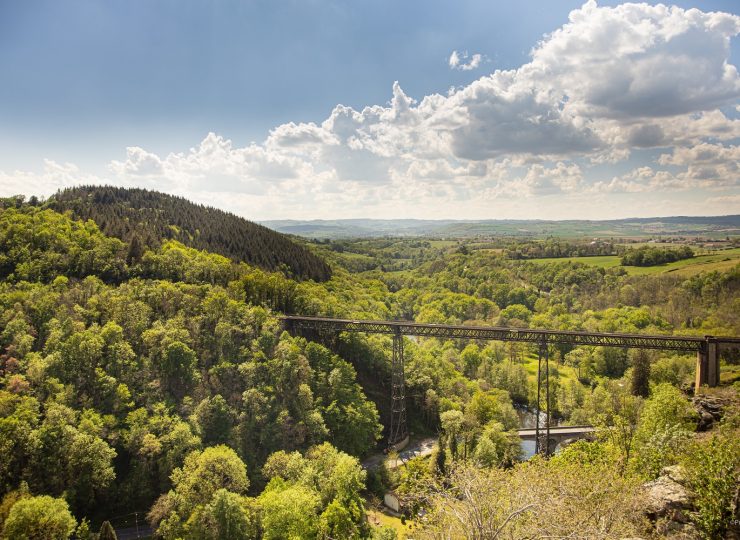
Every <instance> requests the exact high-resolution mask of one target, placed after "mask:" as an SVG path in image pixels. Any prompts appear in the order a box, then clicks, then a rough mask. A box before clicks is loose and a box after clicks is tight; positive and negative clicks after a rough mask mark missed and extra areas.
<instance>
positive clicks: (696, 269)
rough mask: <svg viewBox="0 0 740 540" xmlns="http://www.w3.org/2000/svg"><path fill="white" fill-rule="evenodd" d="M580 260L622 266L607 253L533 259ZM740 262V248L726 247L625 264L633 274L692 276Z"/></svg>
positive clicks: (594, 263) (543, 262) (605, 265)
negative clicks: (648, 263) (651, 262)
mask: <svg viewBox="0 0 740 540" xmlns="http://www.w3.org/2000/svg"><path fill="white" fill-rule="evenodd" d="M566 261H570V262H580V263H583V264H588V265H591V266H597V267H599V268H614V267H617V266H620V258H619V257H618V256H616V255H605V256H603V257H567V258H566V257H563V258H548V259H532V262H534V263H537V264H546V263H551V262H566ZM738 263H740V248H733V249H726V250H722V251H718V252H716V253H712V254H711V255H700V256H699V257H693V258H691V259H684V260H682V261H676V262H673V263H668V264H660V265H657V266H623V267H622V268H624V269H625V270H626V271H627V273H628V274H630V275H633V276H644V275H650V274H664V273H668V272H671V273H676V274H677V275H681V276H692V275H694V274H698V273H700V272H710V271H713V270H720V271H724V270H728V269H730V268H732V267H733V266H735V265H736V264H738Z"/></svg>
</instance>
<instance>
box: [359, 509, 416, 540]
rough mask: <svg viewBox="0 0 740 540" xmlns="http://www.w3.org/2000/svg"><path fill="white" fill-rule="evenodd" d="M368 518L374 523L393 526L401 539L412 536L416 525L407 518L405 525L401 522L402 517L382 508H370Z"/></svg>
mask: <svg viewBox="0 0 740 540" xmlns="http://www.w3.org/2000/svg"><path fill="white" fill-rule="evenodd" d="M367 519H368V521H369V522H370V523H371V524H373V525H376V526H380V525H384V526H386V527H391V528H392V529H394V530H395V531H396V534H397V535H398V539H399V540H404V539H406V538H412V536H411V533H412V532H413V530H414V526H413V522H412V521H411V520H408V519H407V520H406V524H405V525H404V524H403V523H401V518H397V517H395V516H392V515H390V514H386V513H385V512H381V511H380V510H368V511H367Z"/></svg>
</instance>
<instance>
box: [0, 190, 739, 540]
mask: <svg viewBox="0 0 740 540" xmlns="http://www.w3.org/2000/svg"><path fill="white" fill-rule="evenodd" d="M144 193H146V192H144ZM57 204H58V203H57V202H56V200H51V201H49V202H48V203H38V202H37V201H33V204H26V203H21V202H19V201H18V200H16V199H14V200H10V201H7V200H6V201H4V202H3V205H2V209H0V454H1V455H2V456H4V459H3V460H0V531H2V533H1V534H2V535H3V536H4V538H23V537H24V535H26V537H30V536H31V535H32V534H35V535H36V536H35V537H49V538H68V537H70V536H71V535H72V534H76V535H77V537H79V538H90V531H98V530H103V529H106V528H107V525H106V524H105V522H106V520H112V521H113V522H114V525H115V524H117V523H118V522H117V521H116V519H118V518H120V516H127V515H128V516H132V515H133V514H134V513H137V515H138V516H139V518H138V519H140V520H141V519H142V518H143V516H146V519H147V521H148V523H149V525H150V526H151V528H152V530H153V531H154V533H155V535H156V536H157V537H159V538H165V539H177V538H188V539H191V538H192V539H212V538H236V539H259V538H266V539H283V538H301V539H303V538H306V539H329V538H373V539H383V540H390V539H392V538H397V537H398V535H401V537H403V535H404V534H406V533H405V532H404V529H403V527H402V524H401V522H400V520H398V519H395V518H391V517H387V520H388V521H387V522H386V523H385V524H378V523H376V522H374V521H373V520H372V519H371V517H370V516H371V515H372V514H371V513H370V512H369V511H370V510H371V509H373V508H376V507H377V506H379V505H378V500H379V499H381V498H382V496H383V494H384V493H385V492H386V491H388V490H393V491H394V493H396V494H397V495H398V497H400V499H401V501H402V503H403V510H402V511H403V513H404V515H405V518H404V519H408V521H409V522H410V523H413V527H414V530H413V533H409V535H410V536H411V537H414V538H440V537H445V538H464V537H466V536H472V537H477V538H489V537H492V535H494V534H495V531H500V533H501V535H502V536H500V537H509V538H530V537H531V538H538V537H567V536H569V535H570V536H579V537H588V538H603V539H612V538H613V539H621V538H635V537H639V538H645V539H648V538H661V537H665V536H667V533H666V530H667V529H666V527H667V525H666V524H665V523H664V521H665V519H664V518H666V516H660V517H655V515H646V514H645V508H646V504H647V503H646V495H645V488H644V486H645V485H649V483H650V482H656V481H659V480H660V478H662V473H663V470H664V469H665V468H666V467H669V468H670V467H680V468H681V470H682V471H683V474H684V480H682V482H684V483H685V485H686V486H687V487H686V489H690V490H691V492H692V498H691V501H692V505H693V506H691V508H686V509H684V510H683V511H684V514H685V517H686V523H684V524H680V525H681V528H682V530H683V531H684V532H685V533H686V534H688V533H689V532H691V534H693V535H694V536H693V537H694V538H707V539H713V538H720V537H722V535H724V534H726V533H727V531H728V529H729V528H730V527H731V524H732V519H735V518H736V517H737V515H736V514H737V505H736V503H735V501H736V500H737V485H738V479H740V476H739V475H740V444H738V440H740V400H738V396H737V392H738V387H739V386H740V383H739V382H738V379H740V370H738V355H737V351H734V352H733V351H729V352H728V353H726V354H724V355H723V358H722V369H723V371H722V381H723V384H724V387H723V388H721V389H719V390H718V391H717V392H718V394H717V395H711V396H709V397H708V398H707V399H710V398H711V399H713V400H715V402H716V403H717V404H718V405H717V406H716V407H715V408H713V409H712V411H713V413H714V415H712V414H710V415H709V417H710V418H709V420H707V419H706V417H705V416H706V415H702V414H700V413H698V412H697V410H696V409H695V405H694V404H692V402H691V400H690V395H691V394H692V388H691V384H692V382H691V381H692V379H693V369H694V364H695V361H696V360H695V358H694V357H692V356H690V355H681V354H674V353H662V352H644V351H642V352H641V351H629V352H628V351H625V350H622V349H611V348H605V347H586V346H583V347H575V348H571V347H563V346H553V347H552V348H551V350H550V351H549V354H550V358H551V359H552V362H551V364H550V369H551V373H550V375H551V378H550V389H549V390H550V395H551V401H550V408H551V411H552V414H553V417H555V418H556V419H557V420H558V421H560V422H563V423H572V424H579V423H589V424H592V425H594V426H597V428H598V432H597V438H596V440H595V441H592V442H585V441H584V442H580V443H577V444H575V445H572V446H571V447H569V448H567V449H566V450H564V451H563V452H562V453H561V454H559V455H558V456H557V457H554V458H551V459H544V458H540V457H537V458H534V459H532V460H530V461H526V462H524V461H522V453H521V446H520V441H519V440H518V436H517V434H516V429H517V427H518V426H519V419H518V416H517V414H518V413H521V412H522V411H525V410H527V409H532V408H533V407H534V406H535V405H537V397H536V396H537V394H536V387H537V382H538V381H537V375H536V362H537V360H536V354H537V353H536V349H535V348H534V347H531V346H529V345H524V344H511V343H509V344H503V343H495V342H494V343H490V342H476V341H473V340H449V341H440V340H437V339H425V338H421V339H418V340H407V341H406V343H405V353H404V354H405V355H404V360H405V365H406V384H407V389H406V396H407V402H408V408H409V426H410V430H411V431H412V432H413V433H414V434H416V435H417V436H418V435H427V436H435V437H439V439H438V444H437V447H436V449H435V452H434V454H433V455H432V456H431V458H414V459H411V460H409V461H408V462H407V463H406V464H405V465H404V466H403V467H400V468H398V469H387V468H385V467H382V466H381V467H379V468H372V467H369V468H368V469H367V470H366V469H364V468H363V467H362V466H361V462H360V460H361V459H364V458H365V457H367V456H368V455H372V454H374V453H376V452H378V451H379V450H380V449H381V448H382V446H383V439H382V436H383V426H384V425H385V426H387V423H388V422H387V417H388V408H389V394H390V390H389V382H390V381H389V379H390V372H389V360H390V358H389V357H390V354H391V343H390V337H388V336H381V335H362V334H351V335H340V336H338V338H337V339H336V340H327V342H326V343H323V344H320V343H315V342H311V341H307V340H306V339H304V338H301V337H295V336H291V335H289V334H288V333H286V332H283V331H282V328H281V325H280V322H279V316H280V315H281V314H282V313H296V314H303V315H315V316H333V317H347V318H358V319H406V320H416V321H418V322H427V323H447V324H482V325H503V326H511V327H536V328H553V329H568V330H590V331H609V332H632V333H640V332H643V333H664V334H670V333H677V334H686V335H700V336H703V335H706V334H712V335H740V265H736V266H734V267H732V268H731V269H729V270H723V271H709V272H702V273H698V274H695V275H691V276H688V277H687V276H681V275H677V274H675V273H674V274H665V275H629V274H628V273H626V272H625V271H624V269H622V268H610V269H604V268H599V267H595V266H589V265H586V264H582V263H579V262H572V261H567V260H564V261H555V262H547V263H538V262H535V261H530V260H518V259H512V258H510V257H509V256H508V254H507V253H506V252H505V251H503V250H501V251H499V250H491V249H487V248H481V249H475V246H472V245H467V244H466V243H464V242H463V243H458V242H449V243H438V244H431V243H429V242H427V241H419V240H418V239H395V240H388V241H382V242H381V241H378V242H367V241H356V242H353V241H350V240H347V241H343V242H342V243H341V244H333V243H324V242H317V243H314V244H313V245H312V246H311V249H312V250H314V251H315V253H316V256H317V257H324V258H325V260H327V261H329V264H330V265H331V270H332V272H331V277H330V279H328V280H326V281H315V280H296V279H295V277H296V276H295V275H294V274H293V273H292V272H291V271H290V270H289V269H287V268H285V267H282V266H278V267H277V268H276V270H275V271H267V270H265V269H263V268H260V267H259V266H257V265H254V264H251V263H248V262H244V261H241V260H239V259H237V258H229V257H226V256H223V255H221V254H218V253H214V252H210V250H208V251H207V250H201V249H198V248H197V247H193V246H189V245H187V244H186V243H185V242H182V241H181V240H182V239H175V238H173V237H171V236H168V235H163V236H162V237H157V236H156V234H155V233H156V231H157V230H159V229H156V228H154V229H152V230H151V231H149V232H148V234H150V235H151V237H152V239H153V240H152V241H151V242H148V241H145V242H142V243H141V245H140V253H139V254H138V255H137V256H135V257H132V256H131V253H132V251H136V250H132V245H133V244H134V242H135V241H134V236H131V237H129V238H126V237H125V235H122V236H123V237H124V238H125V239H124V240H121V239H120V238H117V237H114V236H113V235H108V234H106V233H105V231H104V230H103V228H102V226H99V225H100V224H99V223H97V220H98V219H101V220H102V219H103V217H102V214H101V216H98V217H97V218H94V219H90V220H82V219H79V217H77V216H76V214H74V213H60V212H59V211H58V210H57V209H56V205H57ZM121 205H123V203H121ZM114 207H115V206H114ZM112 208H113V207H112ZM121 211H123V209H122V210H121ZM122 215H123V214H122ZM133 215H134V216H138V215H139V214H133ZM132 219H133V218H132ZM131 227H132V228H131V229H130V231H133V232H135V234H136V237H139V235H141V237H142V238H144V237H145V236H146V234H145V233H147V231H148V229H147V227H148V226H147V224H146V223H138V222H137V223H133V222H132V223H131ZM195 229H197V227H195ZM301 249H305V248H301ZM358 260H361V261H362V264H358ZM373 260H379V261H394V260H398V261H400V260H403V261H406V263H407V264H405V266H404V269H403V270H394V271H389V270H386V269H384V268H383V265H384V264H385V263H383V264H377V263H372V261H373ZM365 263H367V264H365ZM365 268H370V270H366V269H365ZM715 402H713V403H715ZM539 405H540V406H541V407H545V406H546V404H545V403H540V404H539ZM713 407H714V405H713ZM715 416H716V418H715ZM697 426H699V427H701V429H702V430H703V431H702V433H699V434H696V433H695V431H696V429H697ZM710 428H711V429H710ZM565 487H567V489H565ZM393 519H395V521H393ZM389 523H392V524H394V527H393V528H392V527H390V526H389V525H388V524H389ZM106 530H107V529H106ZM471 531H472V532H471ZM407 532H408V531H407Z"/></svg>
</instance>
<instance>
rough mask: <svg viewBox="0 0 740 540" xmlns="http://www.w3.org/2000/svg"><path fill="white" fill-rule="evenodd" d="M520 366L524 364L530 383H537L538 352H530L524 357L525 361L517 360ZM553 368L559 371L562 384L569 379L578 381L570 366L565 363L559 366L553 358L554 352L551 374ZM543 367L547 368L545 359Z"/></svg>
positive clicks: (551, 361) (551, 360)
mask: <svg viewBox="0 0 740 540" xmlns="http://www.w3.org/2000/svg"><path fill="white" fill-rule="evenodd" d="M517 363H518V364H519V365H520V366H522V367H523V368H524V369H525V371H526V372H527V378H528V380H529V382H530V383H535V384H536V383H537V355H536V354H530V355H528V356H525V357H524V362H523V363H521V362H517ZM553 368H556V369H557V371H558V378H559V379H560V382H561V384H565V383H567V382H569V381H571V380H572V381H576V382H578V377H577V376H576V372H575V370H574V369H573V368H572V367H570V366H566V365H564V364H561V365H560V366H558V364H557V361H556V360H555V359H553V358H552V353H551V356H550V374H551V375H552V370H553ZM542 369H543V370H544V369H545V362H544V359H543V361H542Z"/></svg>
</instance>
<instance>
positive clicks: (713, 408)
mask: <svg viewBox="0 0 740 540" xmlns="http://www.w3.org/2000/svg"><path fill="white" fill-rule="evenodd" d="M691 402H692V404H693V405H694V408H695V409H696V412H697V413H699V424H698V425H697V427H696V431H707V430H709V429H711V428H712V426H713V425H714V423H715V422H719V421H720V420H721V419H722V414H723V410H724V408H725V407H726V406H727V404H728V401H727V400H725V399H722V398H720V397H717V396H695V397H694V398H693V399H692V400H691Z"/></svg>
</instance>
